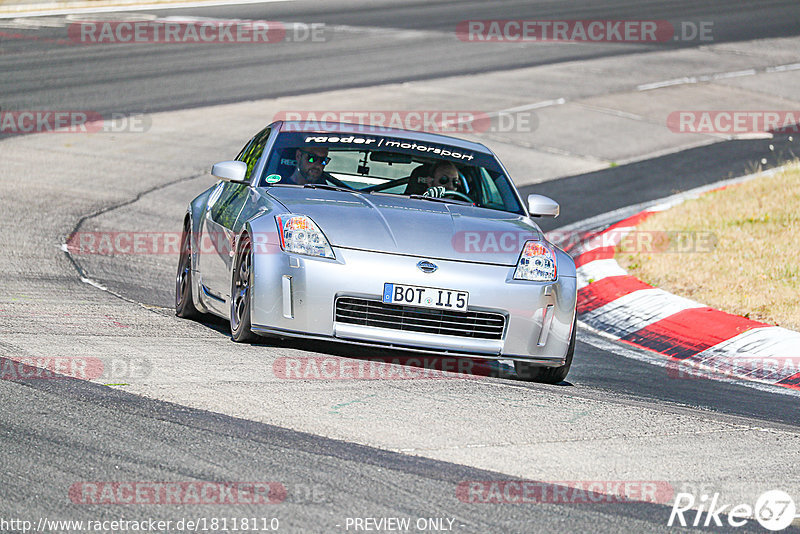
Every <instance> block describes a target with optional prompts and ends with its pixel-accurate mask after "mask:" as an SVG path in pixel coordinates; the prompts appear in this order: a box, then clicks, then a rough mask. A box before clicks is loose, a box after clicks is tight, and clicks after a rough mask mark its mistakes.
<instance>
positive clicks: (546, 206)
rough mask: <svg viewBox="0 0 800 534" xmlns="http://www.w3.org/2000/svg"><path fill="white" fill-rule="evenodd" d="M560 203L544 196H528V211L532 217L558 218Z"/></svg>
mask: <svg viewBox="0 0 800 534" xmlns="http://www.w3.org/2000/svg"><path fill="white" fill-rule="evenodd" d="M559 210H560V208H559V207H558V202H556V201H555V200H553V199H552V198H548V197H546V196H544V195H528V211H529V212H530V214H531V217H558V213H559Z"/></svg>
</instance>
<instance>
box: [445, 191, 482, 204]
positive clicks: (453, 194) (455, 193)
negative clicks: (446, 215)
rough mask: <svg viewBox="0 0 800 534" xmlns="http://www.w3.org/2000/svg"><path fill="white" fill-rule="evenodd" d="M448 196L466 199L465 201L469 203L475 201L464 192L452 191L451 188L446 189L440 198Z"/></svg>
mask: <svg viewBox="0 0 800 534" xmlns="http://www.w3.org/2000/svg"><path fill="white" fill-rule="evenodd" d="M448 196H449V197H453V198H457V199H459V200H466V201H467V202H469V203H470V204H474V203H475V201H474V200H472V199H471V198H469V197H468V196H467V195H465V194H464V193H462V192H461V191H453V190H452V189H448V190H447V191H445V192H444V193H443V194H442V198H444V197H448Z"/></svg>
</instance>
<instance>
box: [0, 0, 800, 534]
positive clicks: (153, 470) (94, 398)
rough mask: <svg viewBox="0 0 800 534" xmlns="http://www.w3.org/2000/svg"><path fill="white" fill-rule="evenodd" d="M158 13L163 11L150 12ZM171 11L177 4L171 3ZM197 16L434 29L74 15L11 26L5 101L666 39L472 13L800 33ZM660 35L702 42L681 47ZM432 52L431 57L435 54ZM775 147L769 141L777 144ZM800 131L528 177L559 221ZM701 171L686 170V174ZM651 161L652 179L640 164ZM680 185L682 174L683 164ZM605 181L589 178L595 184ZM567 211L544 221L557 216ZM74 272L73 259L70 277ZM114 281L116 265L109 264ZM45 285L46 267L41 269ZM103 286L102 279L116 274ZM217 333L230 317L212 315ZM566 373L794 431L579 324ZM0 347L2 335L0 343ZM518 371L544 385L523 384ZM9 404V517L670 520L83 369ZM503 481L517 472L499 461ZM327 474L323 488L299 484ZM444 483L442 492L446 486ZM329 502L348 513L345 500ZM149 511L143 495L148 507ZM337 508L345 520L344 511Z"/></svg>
mask: <svg viewBox="0 0 800 534" xmlns="http://www.w3.org/2000/svg"><path fill="white" fill-rule="evenodd" d="M153 13H159V12H158V11H157V10H154V11H153ZM161 14H163V15H164V16H175V15H176V14H178V13H177V11H175V10H172V11H169V12H167V11H164V12H163V13H161ZM191 15H193V16H205V17H219V18H246V19H267V20H283V21H293V20H296V21H303V22H325V23H326V24H329V25H344V26H353V27H355V26H358V27H371V28H377V29H381V28H384V29H388V30H389V31H397V30H403V29H407V30H409V31H426V32H429V36H428V37H427V38H426V39H424V40H423V41H422V42H419V41H417V40H414V41H412V42H411V44H410V46H409V47H402V46H398V45H397V42H396V41H394V40H392V41H391V46H383V41H382V39H381V32H380V31H374V32H361V33H359V32H352V33H347V32H344V33H342V34H338V33H337V36H341V38H337V39H336V40H333V41H331V42H330V43H324V44H321V43H297V46H284V47H282V48H277V49H275V50H272V49H270V51H269V53H264V54H263V55H254V54H252V50H251V49H250V48H246V47H235V46H230V45H226V46H214V45H207V46H203V47H196V46H186V47H160V46H157V45H155V46H154V45H146V46H122V47H84V46H62V45H60V44H58V43H55V42H53V41H52V39H61V38H63V37H64V35H63V33H64V30H63V28H61V29H52V30H50V29H40V30H37V31H36V32H21V33H22V34H24V35H27V36H28V38H24V39H22V38H13V39H6V38H2V39H0V52H2V53H0V71H1V72H4V73H6V74H8V75H5V76H3V77H2V78H0V94H1V95H2V102H0V105H2V107H3V109H4V110H14V109H53V108H58V109H94V110H97V111H101V112H123V113H124V112H136V111H144V112H155V111H164V110H172V109H184V108H191V107H198V106H206V105H212V104H220V103H226V102H235V101H241V100H249V99H257V98H266V97H276V96H284V95H290V94H299V93H310V92H317V91H321V90H329V89H337V88H345V87H355V86H365V85H372V84H376V83H387V82H392V81H409V80H419V79H427V78H435V77H439V76H443V75H452V74H470V73H479V72H487V71H493V70H503V69H512V68H519V67H523V66H531V65H537V64H548V63H558V62H562V61H568V60H573V59H579V58H591V57H601V56H609V57H611V56H617V55H618V56H622V55H626V54H631V53H638V52H645V51H647V50H651V49H652V47H653V46H656V45H610V44H609V45H592V46H584V45H572V46H568V47H560V46H552V47H551V46H541V45H540V46H538V47H537V48H536V49H535V53H534V51H533V49H531V48H530V47H526V46H524V45H520V46H518V47H515V48H511V49H509V48H508V47H506V48H504V49H502V50H499V49H496V48H492V47H487V46H482V45H476V46H475V50H474V51H470V52H469V53H465V49H468V47H463V46H456V45H457V44H458V43H455V44H454V43H453V42H452V39H451V38H448V37H447V36H445V34H446V33H447V32H452V30H453V27H454V25H455V24H456V23H457V22H458V21H460V20H463V19H480V18H495V19H504V18H509V19H510V18H564V19H567V18H574V19H581V18H592V17H595V18H608V19H612V18H637V17H639V18H644V19H667V20H698V21H700V20H707V19H712V20H714V22H715V28H716V29H717V33H716V35H715V37H716V39H717V41H738V40H742V41H744V40H748V39H753V38H765V37H782V36H790V35H796V34H797V32H798V30H797V20H798V17H800V9H798V7H797V4H796V2H759V3H754V2H726V3H725V4H724V5H723V4H722V3H719V2H659V3H655V2H615V3H612V4H606V5H605V6H603V7H602V8H600V7H589V6H584V5H583V4H582V3H579V2H538V3H530V2H502V3H499V2H493V3H491V4H489V3H483V2H472V3H464V2H405V3H403V4H402V5H401V6H396V5H394V3H389V2H364V3H359V2H348V3H344V2H326V3H311V2H309V3H305V2H289V3H285V4H281V3H278V4H267V5H258V4H255V5H246V6H230V7H218V8H205V9H196V8H195V9H192V10H191ZM657 46H669V47H677V46H696V44H692V43H689V44H674V43H670V44H667V45H657ZM425 58H430V59H429V60H426V59H425ZM770 145H772V148H770ZM797 145H798V143H797V139H793V140H789V139H788V138H779V139H775V140H772V141H766V140H742V141H730V142H726V143H719V144H716V145H711V146H708V147H701V148H696V149H690V150H687V151H683V152H679V153H676V154H670V155H667V156H662V157H659V158H655V159H651V160H646V161H642V162H637V163H632V164H629V165H624V166H621V167H616V168H613V169H608V170H603V171H597V172H594V173H590V174H585V175H580V176H573V177H569V178H564V179H560V180H554V181H550V182H545V183H542V184H538V185H536V186H526V187H525V188H523V193H525V192H530V191H534V190H535V191H536V192H540V193H543V194H547V195H550V196H552V197H554V198H558V199H560V200H561V199H563V200H561V204H562V210H563V213H564V216H563V217H561V218H560V219H558V221H557V222H558V223H559V225H562V224H567V223H570V222H575V221H577V220H581V219H585V218H588V217H591V216H593V215H597V214H600V213H604V212H607V211H610V210H613V209H617V208H622V207H625V206H629V205H631V204H637V203H640V202H646V201H649V200H653V199H657V198H661V197H663V196H666V195H668V194H671V193H673V192H674V191H675V190H685V189H689V188H691V187H695V186H698V185H703V184H706V183H712V182H714V181H717V180H719V179H723V178H727V177H730V176H736V175H740V174H742V173H744V172H747V171H749V170H751V169H752V168H753V166H754V165H755V164H756V163H758V162H761V160H762V159H764V158H766V159H767V161H768V163H767V164H766V165H765V166H767V167H768V166H772V165H776V164H779V163H781V162H782V161H783V160H784V159H785V158H788V157H790V156H791V154H792V153H795V154H796V153H798V146H797ZM689 169H690V170H691V171H692V172H686V171H687V170H689ZM643 175H644V176H648V182H647V186H646V187H643V186H642V185H641V176H643ZM679 176H681V177H686V178H683V180H684V181H679V179H678V177H679ZM587 184H591V187H587ZM548 226H550V227H552V226H554V224H552V225H549V224H543V227H544V229H548ZM117 267H118V268H119V269H130V271H125V272H124V274H126V275H130V276H128V277H127V278H128V280H130V282H129V283H128V284H127V285H123V284H120V285H118V286H114V285H113V284H109V286H110V287H111V288H112V289H114V290H116V291H117V292H119V293H120V294H122V295H123V296H125V297H127V298H130V299H132V300H134V301H137V302H141V303H145V304H149V305H153V306H164V307H167V306H169V305H171V294H170V293H169V292H165V291H164V288H163V287H159V286H157V285H153V284H152V283H151V282H150V281H151V280H153V279H157V277H156V278H154V277H153V276H152V274H153V273H151V272H147V271H144V272H142V271H139V272H137V271H136V270H135V269H136V267H135V266H134V267H129V266H124V265H118V266H117ZM69 274H71V275H74V274H73V273H69ZM101 281H104V280H101ZM33 282H35V281H33ZM105 282H108V281H107V280H106V281H105ZM207 326H208V328H209V329H212V330H221V329H222V326H223V325H220V324H218V323H215V322H211V323H209V324H208V325H207ZM584 336H589V334H587V333H585V332H581V333H580V334H579V343H578V348H577V354H579V355H580V356H581V357H580V358H576V361H575V363H574V366H573V368H572V371H571V373H570V375H569V377H568V380H569V383H570V384H565V385H563V386H561V387H559V388H558V389H562V390H564V389H567V390H568V389H569V388H570V386H571V385H572V384H575V385H579V386H581V387H582V391H581V394H582V395H584V396H586V397H587V398H590V399H591V398H593V397H596V398H603V397H617V398H619V399H624V400H625V401H626V402H630V403H633V404H635V403H644V404H647V403H651V402H655V403H658V404H664V405H665V406H669V407H670V409H672V410H675V411H681V410H684V409H687V410H689V411H688V412H687V413H690V412H691V410H701V411H705V412H708V413H713V414H715V416H717V417H720V418H724V419H729V420H731V421H738V420H742V421H749V422H750V423H752V422H753V421H756V422H758V421H763V422H769V423H774V424H776V425H777V426H784V425H785V426H786V427H787V428H792V429H796V428H797V426H799V425H798V422H799V421H798V415H797V401H796V398H795V397H789V396H786V395H780V394H774V393H771V392H768V391H762V390H754V389H751V388H747V387H744V386H740V385H735V384H726V383H721V382H711V381H706V380H702V381H691V380H686V381H674V380H673V381H665V380H663V378H662V377H661V374H660V373H661V372H662V371H660V370H659V369H658V368H657V367H655V366H652V365H649V364H646V363H643V362H640V361H637V360H633V359H630V358H626V357H623V356H620V355H618V354H616V353H614V352H612V351H607V350H603V349H599V348H597V347H596V346H595V344H589V343H586V342H584V341H581V339H582V338H583V339H586V337H584ZM0 344H2V340H0ZM288 346H289V347H291V348H297V349H300V350H308V351H311V352H320V353H323V354H325V353H330V354H336V351H337V349H336V348H335V347H330V346H316V345H314V344H309V343H303V342H297V343H289V344H288ZM513 384H514V385H515V386H520V385H522V386H524V387H529V388H532V389H534V388H537V386H536V385H528V384H524V383H520V382H513ZM0 398H2V399H3V401H2V406H3V408H2V410H0V417H2V431H0V441H1V442H2V448H0V457H2V464H3V466H4V467H3V474H2V482H3V489H2V490H0V512H2V515H3V516H16V517H21V516H30V517H38V516H47V515H48V513H51V512H52V511H54V510H59V511H61V512H66V515H67V516H71V517H76V518H79V517H85V518H90V517H91V518H93V519H100V518H103V517H109V518H113V517H116V515H117V514H116V511H110V510H108V508H105V509H104V508H103V507H102V506H94V507H87V506H80V505H71V504H69V503H67V504H66V505H65V503H64V494H63V488H64V487H65V486H69V484H71V483H72V482H73V481H74V480H76V479H80V480H110V479H115V478H119V477H122V479H126V480H166V479H172V478H175V477H177V478H184V479H186V478H192V479H198V480H233V479H236V480H291V481H293V483H294V484H295V485H296V487H295V486H293V487H290V488H288V489H289V497H288V499H287V504H285V505H283V508H282V509H281V510H280V514H279V515H280V517H281V521H282V524H284V525H285V529H284V528H282V529H281V530H289V531H300V530H305V529H308V527H309V525H322V527H320V528H319V531H331V530H336V529H335V528H334V525H335V524H336V521H341V520H342V519H343V518H344V517H347V516H392V515H414V516H423V517H428V516H430V517H445V516H446V517H453V518H456V521H457V524H458V525H463V526H464V530H466V531H469V532H478V531H483V532H489V531H491V532H511V531H515V532H523V531H532V530H535V531H557V530H565V529H566V530H569V531H574V532H578V531H591V530H594V531H621V530H626V531H658V530H662V529H663V530H666V527H665V521H666V517H667V516H668V508H667V507H664V506H659V505H645V504H642V505H631V504H630V503H626V504H610V505H609V504H603V505H602V506H601V505H597V506H595V505H585V504H584V505H581V506H564V505H548V504H542V505H536V506H533V507H532V506H524V507H522V506H514V505H506V506H493V507H486V506H479V505H469V504H465V503H461V502H459V501H458V500H457V499H455V498H454V494H453V492H452V491H450V489H449V488H451V487H452V486H453V485H455V484H457V483H458V481H463V480H475V479H492V478H498V477H497V474H496V473H492V472H486V471H481V470H478V469H474V468H471V467H465V466H461V465H457V464H454V463H447V462H441V461H435V460H429V459H425V458H419V457H412V456H408V455H403V454H398V453H393V452H387V451H383V450H379V449H375V448H370V447H366V446H363V445H357V444H352V443H347V442H343V441H337V440H331V439H327V438H323V437H319V436H314V435H310V434H305V433H302V432H296V431H294V430H288V429H284V428H279V427H275V426H271V425H266V424H262V423H256V422H252V421H247V420H242V419H236V418H232V417H228V416H224V415H219V414H215V413H210V412H205V411H202V410H195V409H191V408H185V407H181V406H177V405H174V404H169V403H165V402H162V401H158V400H152V399H146V398H143V397H139V396H136V395H131V394H128V393H125V392H122V391H118V390H112V389H109V388H106V387H103V386H100V385H97V384H91V383H86V382H82V381H75V380H63V381H62V380H55V381H0ZM504 478H508V477H504ZM314 485H319V486H321V491H320V494H322V495H324V497H323V498H321V499H318V500H315V499H313V498H309V497H308V496H307V494H306V493H304V490H305V488H307V487H309V486H314ZM443 487H446V488H448V490H447V491H442V488H443ZM223 510H224V512H225V513H227V514H228V515H232V514H234V513H235V514H236V515H238V516H246V515H251V514H252V513H258V515H259V516H262V515H264V510H263V509H258V510H254V509H248V508H236V509H233V510H231V509H226V508H216V509H205V508H203V507H201V506H198V507H191V506H187V507H185V508H184V509H181V510H178V511H175V510H174V509H165V508H163V507H152V509H148V510H147V514H141V515H149V516H150V517H154V518H157V517H163V518H172V519H174V518H176V517H189V516H193V515H195V516H206V517H208V516H211V515H221V514H222V511H223ZM334 511H335V512H334ZM134 515H136V516H139V515H140V510H137V511H136V512H135V514H134ZM334 516H335V517H334Z"/></svg>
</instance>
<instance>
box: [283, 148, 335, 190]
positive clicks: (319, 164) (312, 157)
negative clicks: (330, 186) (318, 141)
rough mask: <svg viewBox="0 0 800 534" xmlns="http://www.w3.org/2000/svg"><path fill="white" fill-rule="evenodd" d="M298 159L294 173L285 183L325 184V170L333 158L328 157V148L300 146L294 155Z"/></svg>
mask: <svg viewBox="0 0 800 534" xmlns="http://www.w3.org/2000/svg"><path fill="white" fill-rule="evenodd" d="M294 159H295V161H297V168H295V170H294V173H292V175H291V176H290V177H289V178H288V179H284V180H283V182H284V183H287V182H288V183H293V184H297V185H305V184H324V183H325V182H326V176H325V173H324V172H323V170H324V169H325V165H327V164H328V163H329V162H330V161H331V158H329V157H328V149H327V148H325V147H323V146H309V147H302V148H298V149H297V150H296V151H295V156H294Z"/></svg>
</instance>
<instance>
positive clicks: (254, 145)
mask: <svg viewBox="0 0 800 534" xmlns="http://www.w3.org/2000/svg"><path fill="white" fill-rule="evenodd" d="M270 132H271V130H270V129H269V128H264V129H263V130H261V131H260V132H259V133H258V134H257V135H256V136H255V137H253V138H252V139H251V140H250V142H249V143H247V145H245V147H244V148H243V149H242V151H241V152H239V155H238V156H236V160H237V161H243V162H244V163H246V164H247V173H246V174H245V178H244V179H245V180H250V175H251V174H252V173H253V169H254V168H255V167H256V163H258V159H259V158H260V157H261V154H262V153H263V152H264V146H266V144H267V139H269V134H270Z"/></svg>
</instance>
